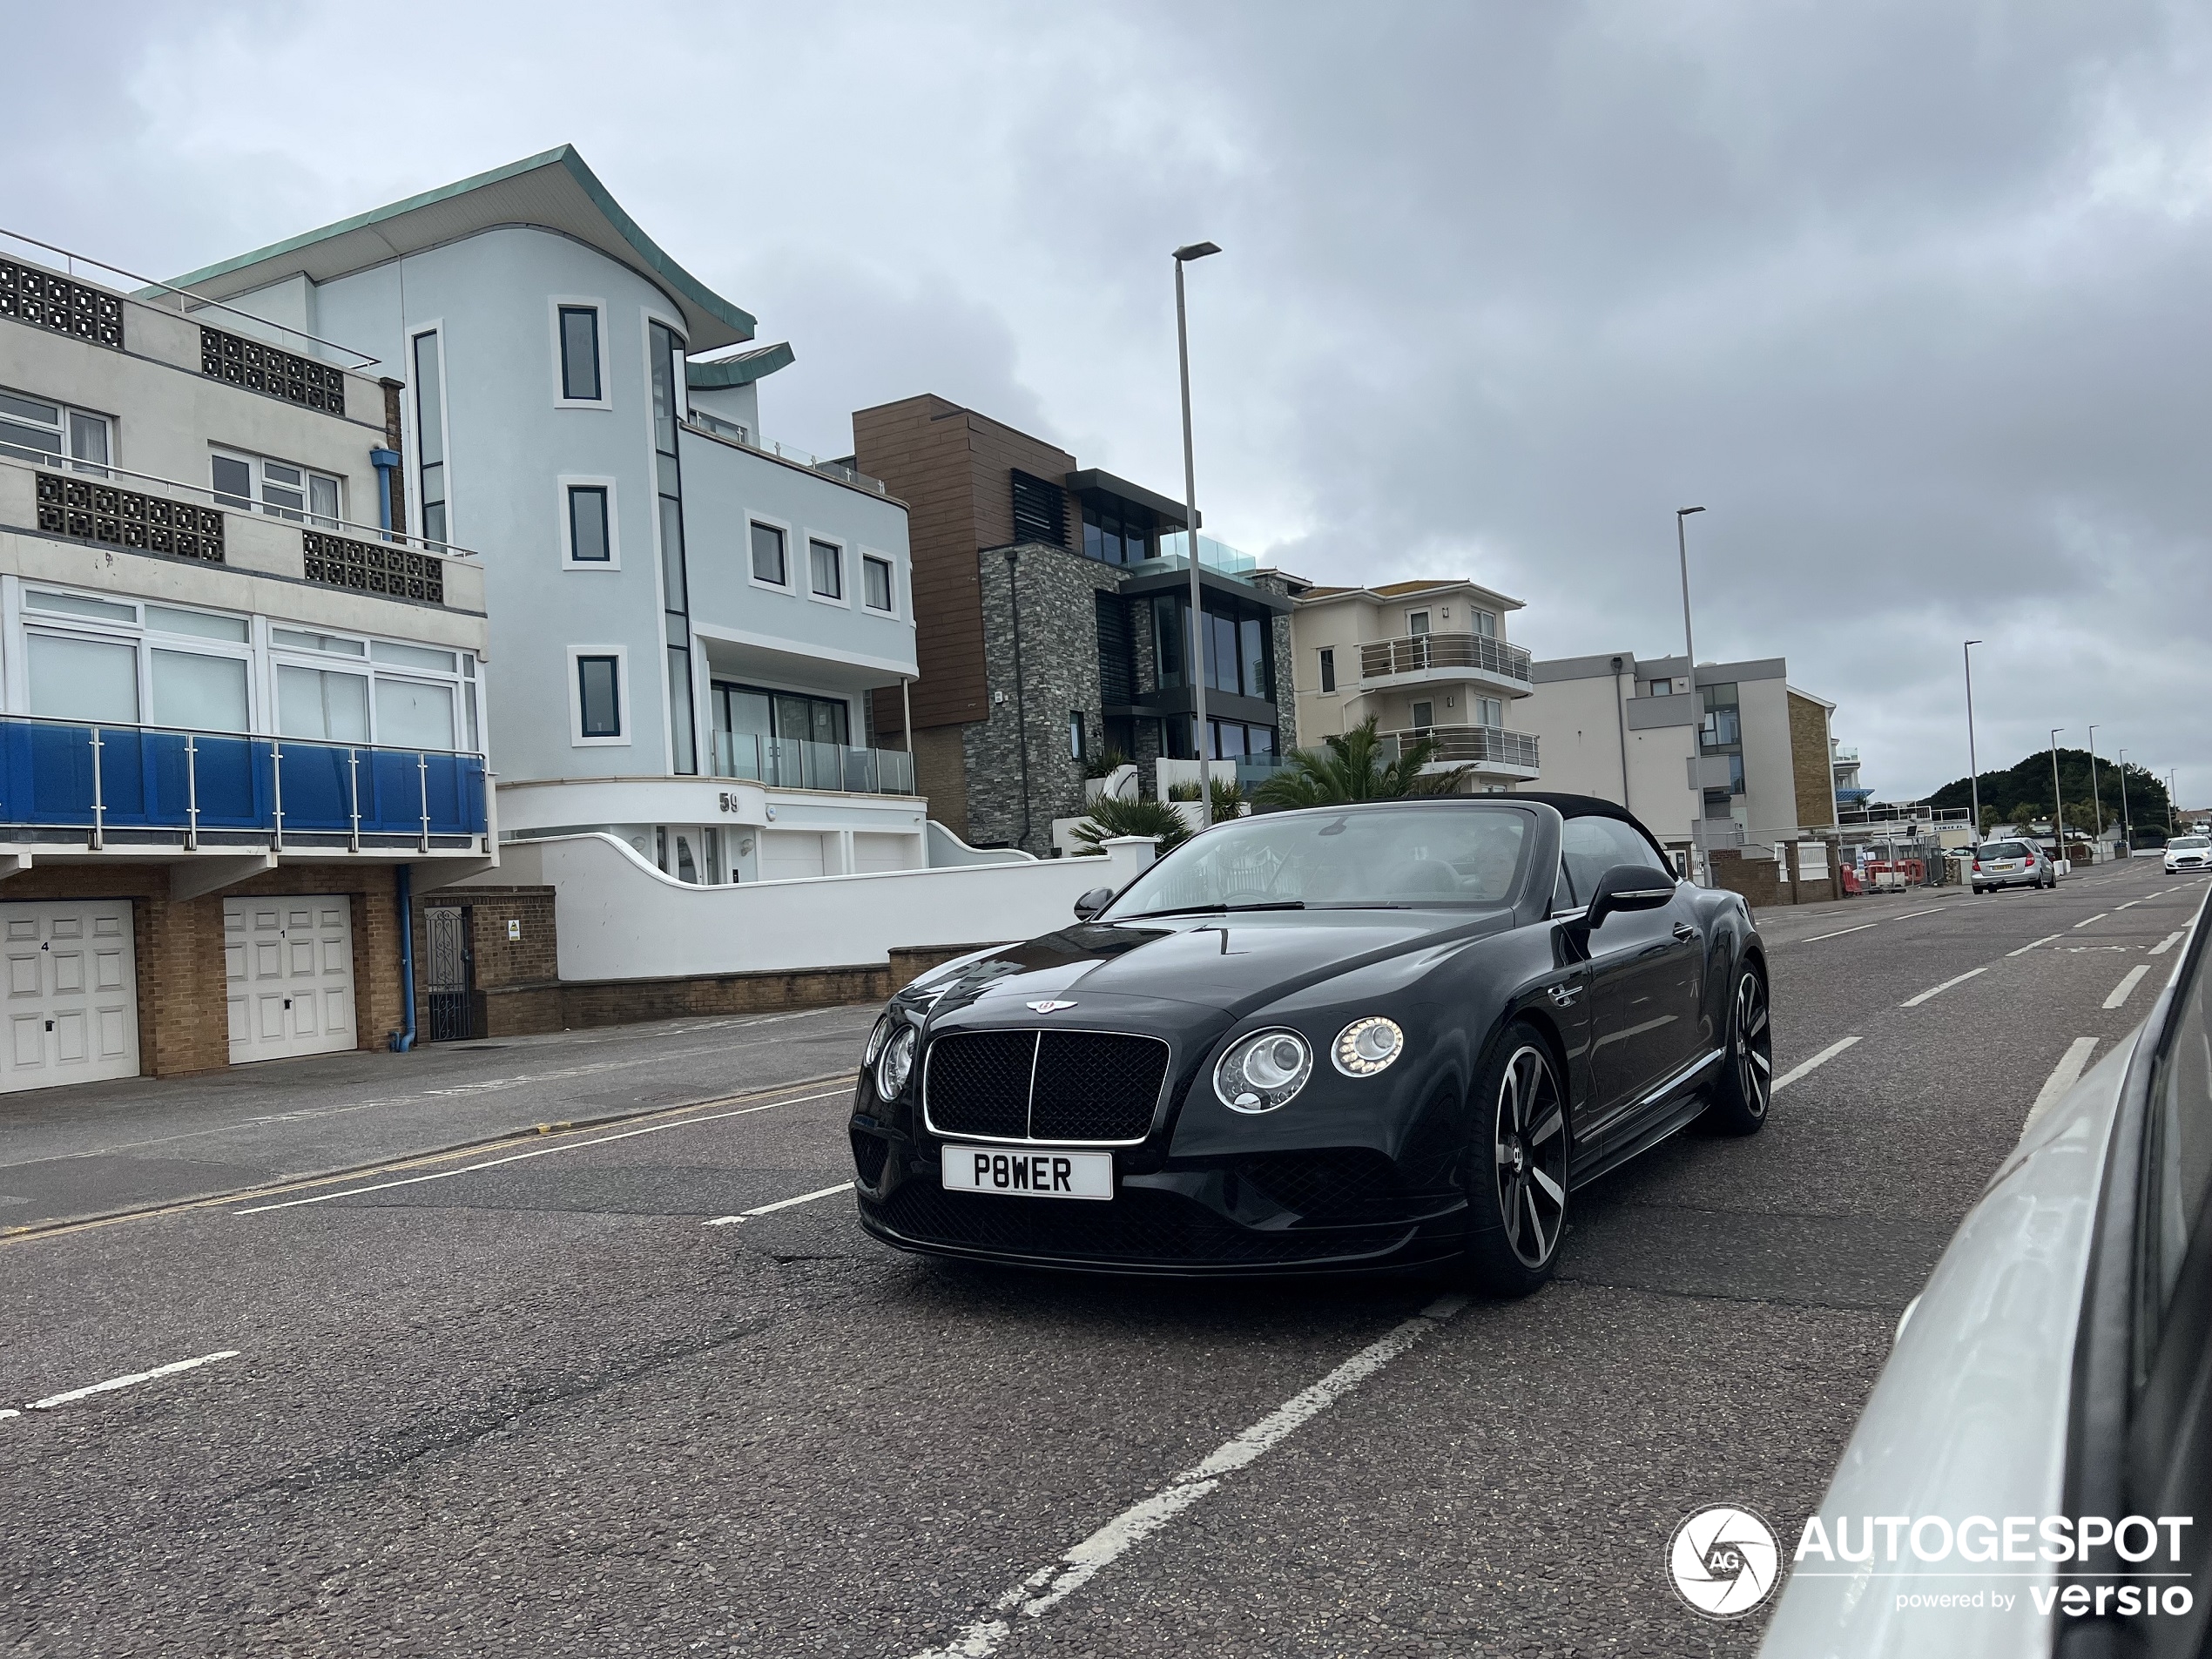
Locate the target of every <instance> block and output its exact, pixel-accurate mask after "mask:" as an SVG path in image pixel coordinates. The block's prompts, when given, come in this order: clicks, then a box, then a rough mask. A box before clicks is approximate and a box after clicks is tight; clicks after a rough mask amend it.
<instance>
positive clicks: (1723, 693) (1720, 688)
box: [1697, 683, 1743, 752]
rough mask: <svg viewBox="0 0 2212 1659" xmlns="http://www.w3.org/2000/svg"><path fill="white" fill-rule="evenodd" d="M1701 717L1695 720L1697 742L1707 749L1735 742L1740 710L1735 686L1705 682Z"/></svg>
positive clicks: (1737, 741) (1740, 724)
mask: <svg viewBox="0 0 2212 1659" xmlns="http://www.w3.org/2000/svg"><path fill="white" fill-rule="evenodd" d="M1700 689H1701V690H1702V691H1703V693H1704V698H1705V707H1704V714H1705V718H1704V719H1703V721H1702V722H1700V723H1699V727H1698V733H1697V743H1698V746H1699V747H1700V748H1702V749H1703V750H1705V751H1707V752H1713V751H1716V750H1724V749H1729V748H1732V747H1734V746H1736V745H1739V744H1741V743H1742V742H1743V711H1742V710H1741V709H1740V708H1739V707H1738V706H1737V693H1736V686H1735V685H1734V684H1733V683H1730V684H1729V685H1707V686H1703V687H1701V688H1700Z"/></svg>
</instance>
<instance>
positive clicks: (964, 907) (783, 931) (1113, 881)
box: [447, 833, 1154, 980]
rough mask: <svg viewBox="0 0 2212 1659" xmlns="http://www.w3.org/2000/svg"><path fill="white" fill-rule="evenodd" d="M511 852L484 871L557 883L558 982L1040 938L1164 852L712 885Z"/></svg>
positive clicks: (600, 858)
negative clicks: (1094, 894)
mask: <svg viewBox="0 0 2212 1659" xmlns="http://www.w3.org/2000/svg"><path fill="white" fill-rule="evenodd" d="M500 852H501V861H500V867H499V868H498V869H497V870H496V871H494V872H491V873H488V874H487V875H486V876H485V877H483V878H482V880H486V881H489V882H493V883H496V885H498V886H502V887H506V886H511V885H520V886H526V887H528V886H543V887H552V888H553V889H555V891H556V900H555V902H556V915H557V918H558V926H559V928H560V935H561V944H560V957H559V965H560V974H561V977H562V978H563V979H564V980H608V979H617V980H619V979H660V978H666V977H669V976H671V975H685V974H744V973H759V972H774V971H778V970H781V969H786V968H843V967H847V966H852V965H854V964H860V963H870V962H881V961H889V960H890V954H891V952H892V951H893V950H894V949H899V948H905V947H908V946H921V947H930V946H944V945H986V944H993V943H995V942H998V941H1001V940H1016V939H1029V938H1033V937H1035V935H1037V934H1048V933H1052V932H1055V931H1056V930H1057V929H1059V928H1062V927H1067V926H1068V925H1069V923H1071V922H1072V921H1074V920H1075V914H1074V909H1073V907H1074V905H1075V902H1076V900H1077V899H1078V898H1080V897H1081V896H1082V894H1085V893H1088V892H1089V891H1090V889H1091V888H1093V887H1114V888H1120V887H1123V886H1125V885H1126V884H1128V883H1129V882H1130V881H1132V880H1135V879H1136V876H1137V875H1138V874H1139V873H1141V872H1142V871H1143V869H1144V868H1145V867H1146V866H1148V865H1150V863H1151V862H1152V857H1153V852H1154V847H1153V843H1152V842H1151V841H1150V840H1143V839H1140V838H1136V837H1129V838H1123V839H1119V840H1110V841H1109V842H1107V843H1106V856H1105V857H1103V858H1083V859H1035V860H1024V861H1023V862H1022V863H1019V864H977V865H969V866H966V867H959V868H953V869H937V870H889V871H883V872H880V873H873V874H867V875H829V876H811V877H802V878H799V879H798V880H788V881H747V882H744V883H741V884H736V885H732V886H728V887H692V886H688V885H686V884H685V883H684V882H681V881H678V880H674V879H673V878H671V877H669V876H665V875H663V874H662V873H660V872H659V871H658V870H657V869H655V868H654V867H652V866H651V864H649V863H647V862H646V861H645V860H644V859H643V858H642V857H640V856H639V855H638V854H637V852H636V851H635V850H634V849H633V848H632V847H631V846H629V845H628V844H627V843H626V842H624V841H622V840H617V838H616V837H614V836H612V835H607V834H601V833H591V834H583V835H559V836H547V837H545V838H544V839H543V840H527V841H509V842H507V843H506V844H505V845H504V846H502V848H501V849H500ZM468 890H469V889H468V884H467V883H456V884H455V886H454V887H450V888H448V889H447V891H448V893H451V894H454V895H455V897H456V898H459V897H465V895H466V894H467V893H468Z"/></svg>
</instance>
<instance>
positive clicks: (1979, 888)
mask: <svg viewBox="0 0 2212 1659" xmlns="http://www.w3.org/2000/svg"><path fill="white" fill-rule="evenodd" d="M1988 891H1989V889H1988V888H1987V887H1982V886H1980V885H1979V883H1977V884H1976V885H1975V887H1974V896H1975V897H1976V898H1979V897H1980V896H1981V895H1982V894H1985V893H1986V892H1988Z"/></svg>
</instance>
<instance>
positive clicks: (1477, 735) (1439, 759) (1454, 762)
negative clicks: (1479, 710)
mask: <svg viewBox="0 0 2212 1659" xmlns="http://www.w3.org/2000/svg"><path fill="white" fill-rule="evenodd" d="M1382 736H1383V737H1384V738H1388V739H1391V743H1390V745H1389V754H1390V757H1391V758H1393V759H1395V758H1396V756H1397V754H1398V752H1399V746H1398V745H1401V744H1406V743H1411V742H1413V740H1414V739H1415V738H1432V739H1433V740H1434V742H1435V744H1436V753H1435V756H1434V758H1433V759H1431V761H1430V762H1429V764H1428V765H1426V766H1425V767H1423V768H1422V770H1423V771H1424V772H1447V771H1450V770H1451V769H1452V768H1453V767H1455V766H1472V767H1473V768H1474V771H1475V772H1477V773H1479V774H1481V775H1483V776H1487V777H1493V778H1513V779H1520V780H1521V781H1523V782H1526V781H1527V780H1529V779H1534V777H1535V776H1536V773H1537V765H1536V739H1535V738H1534V737H1533V736H1531V735H1530V734H1529V733H1527V732H1508V731H1507V730H1506V729H1505V728H1504V727H1502V726H1494V725H1430V726H1409V727H1407V728H1406V729H1405V730H1403V731H1399V732H1384V733H1382Z"/></svg>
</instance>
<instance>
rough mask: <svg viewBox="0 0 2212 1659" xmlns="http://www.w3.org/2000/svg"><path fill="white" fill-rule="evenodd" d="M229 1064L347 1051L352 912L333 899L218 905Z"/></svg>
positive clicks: (234, 901) (343, 901) (343, 900)
mask: <svg viewBox="0 0 2212 1659" xmlns="http://www.w3.org/2000/svg"><path fill="white" fill-rule="evenodd" d="M223 970H224V974H225V976H226V978H227V979H228V981H229V982H230V983H229V990H230V1007H231V1064H233V1065H234V1066H236V1065H242V1064H244V1063H245V1062H247V1061H250V1060H281V1059H285V1058H287V1057H288V1056H290V1055H302V1054H329V1053H331V1052H332V1051H333V1050H334V1049H350V1048H353V1047H354V919H353V907H352V906H351V904H349V903H348V902H347V899H346V896H345V895H344V894H337V895H336V896H334V897H332V898H318V899H299V898H293V897H292V896H291V895H290V894H285V895H282V896H280V897H277V898H271V899H226V900H223Z"/></svg>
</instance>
